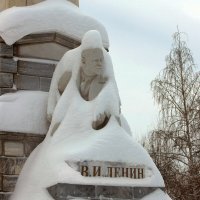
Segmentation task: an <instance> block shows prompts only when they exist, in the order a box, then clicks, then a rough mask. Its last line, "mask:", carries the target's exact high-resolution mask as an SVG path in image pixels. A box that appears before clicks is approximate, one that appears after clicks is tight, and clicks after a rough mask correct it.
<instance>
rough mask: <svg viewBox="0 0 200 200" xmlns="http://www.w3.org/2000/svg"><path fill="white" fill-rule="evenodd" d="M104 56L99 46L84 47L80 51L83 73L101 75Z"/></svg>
mask: <svg viewBox="0 0 200 200" xmlns="http://www.w3.org/2000/svg"><path fill="white" fill-rule="evenodd" d="M103 61H104V57H103V51H102V49H101V48H91V49H84V50H83V51H82V53H81V68H82V70H83V72H84V74H85V75H87V76H96V75H103V72H104V64H103V63H104V62H103Z"/></svg>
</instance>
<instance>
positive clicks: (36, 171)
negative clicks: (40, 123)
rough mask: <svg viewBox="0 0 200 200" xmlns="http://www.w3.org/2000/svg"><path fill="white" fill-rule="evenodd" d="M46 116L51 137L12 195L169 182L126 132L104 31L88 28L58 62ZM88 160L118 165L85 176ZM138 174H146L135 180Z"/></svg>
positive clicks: (42, 197)
mask: <svg viewBox="0 0 200 200" xmlns="http://www.w3.org/2000/svg"><path fill="white" fill-rule="evenodd" d="M47 115H48V119H49V120H50V121H51V125H50V128H49V130H48V133H47V136H46V138H45V140H44V141H43V142H42V143H41V144H40V145H39V146H38V147H37V148H36V149H35V150H34V151H33V152H32V153H31V155H30V157H29V158H28V160H27V161H26V163H25V165H24V167H23V169H22V171H21V174H20V176H19V178H18V182H17V185H16V188H15V191H14V193H13V196H12V198H11V199H12V200H27V199H29V200H52V199H53V198H52V197H51V196H50V194H49V193H48V191H47V189H46V188H48V187H50V186H52V185H56V184H57V183H68V184H77V185H79V184H81V185H95V186H96V185H104V186H124V187H141V186H142V187H164V182H163V179H162V177H161V175H160V172H159V171H158V169H157V168H156V166H155V164H154V163H153V161H152V159H151V158H150V156H149V155H148V153H147V152H146V151H145V150H144V148H143V147H142V146H141V145H139V144H138V143H137V142H136V141H134V139H133V138H132V137H131V136H130V134H127V132H129V129H128V128H127V127H128V125H127V123H125V122H126V121H125V120H124V118H123V117H122V116H121V114H120V98H119V94H118V89H117V85H116V82H115V78H114V72H113V67H112V62H111V58H110V56H109V53H108V52H107V51H106V50H105V49H104V48H103V45H102V39H101V36H100V34H99V32H97V31H89V32H87V33H86V34H85V35H84V37H83V39H82V43H81V45H80V46H79V47H78V48H76V49H73V50H71V51H68V52H67V53H66V54H65V55H64V56H63V58H62V59H61V61H60V62H59V63H58V65H57V67H56V70H55V72H54V75H53V79H52V83H51V87H50V92H49V100H48V109H47ZM84 161H88V162H89V161H94V162H99V163H104V164H103V166H105V165H106V164H105V163H106V162H107V163H108V162H109V163H115V164H116V163H119V166H118V167H113V168H112V169H113V171H114V170H115V173H114V177H113V176H112V169H111V168H110V171H109V174H107V175H106V176H103V177H100V171H95V173H93V175H97V176H98V177H92V176H88V177H85V176H84V175H83V174H82V172H81V171H80V170H79V168H78V164H77V163H81V162H84ZM120 166H125V167H126V168H124V167H123V168H122V167H121V168H120ZM132 166H133V167H132ZM134 166H135V167H136V168H137V169H136V168H135V169H134ZM108 168H109V167H108ZM139 168H141V169H139ZM124 169H126V170H125V171H124ZM99 170H100V168H99ZM116 170H117V171H116ZM120 170H122V172H121V171H120ZM136 170H138V175H137V174H136ZM102 173H103V172H102ZM85 174H86V175H87V173H86V172H85ZM137 176H138V177H139V176H140V177H139V178H141V179H139V180H138V179H134V177H135V178H138V177H137ZM158 190H159V189H158ZM152 199H156V198H152ZM160 199H161V198H160ZM163 200H164V198H163Z"/></svg>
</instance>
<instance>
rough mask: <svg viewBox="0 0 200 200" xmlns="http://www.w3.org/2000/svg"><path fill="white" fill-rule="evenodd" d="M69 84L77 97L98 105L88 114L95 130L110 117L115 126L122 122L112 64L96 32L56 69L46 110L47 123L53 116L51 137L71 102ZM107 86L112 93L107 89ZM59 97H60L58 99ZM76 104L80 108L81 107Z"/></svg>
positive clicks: (70, 53) (87, 37) (90, 32)
mask: <svg viewBox="0 0 200 200" xmlns="http://www.w3.org/2000/svg"><path fill="white" fill-rule="evenodd" d="M68 84H69V85H73V84H74V86H76V87H75V88H73V90H76V91H77V92H78V93H79V94H80V95H78V96H80V97H82V100H85V101H89V102H90V101H93V100H94V101H96V104H97V103H98V104H97V105H98V107H99V108H98V109H93V110H92V111H91V114H92V115H93V117H94V119H93V120H92V121H90V123H91V125H92V127H93V128H94V129H100V128H103V127H104V126H105V125H106V124H107V122H108V120H109V118H110V116H111V115H113V116H115V117H116V119H117V121H118V123H121V122H120V117H121V116H120V99H119V95H118V90H117V86H116V83H115V79H114V74H113V67H112V62H111V59H110V56H109V54H108V52H107V51H106V50H105V49H104V47H103V44H102V39H101V36H100V34H99V32H97V31H89V32H87V33H86V34H85V36H84V37H83V39H82V44H81V46H80V47H78V48H77V49H76V50H75V51H74V50H72V51H69V52H67V53H66V54H65V56H64V57H63V59H62V60H61V61H60V63H59V64H58V66H57V68H56V70H55V73H54V76H53V80H52V84H51V87H50V94H49V102H48V111H47V112H48V114H47V115H48V119H49V120H50V121H51V119H52V116H54V117H53V120H52V126H51V128H50V129H51V130H52V131H51V135H53V133H54V132H55V131H56V130H57V128H58V126H59V125H60V123H61V121H62V120H63V118H64V116H65V113H66V112H67V111H66V110H67V109H68V108H67V106H70V105H69V104H68V105H67V102H68V103H69V102H70V98H71V97H72V96H71V93H72V92H69V90H70V86H69V87H68ZM67 87H68V88H67ZM110 87H111V88H112V90H110ZM102 89H104V90H102ZM65 90H66V92H65ZM64 92H65V94H64ZM61 95H62V98H61V99H60V97H61ZM102 98H103V99H102ZM106 98H108V100H106ZM59 101H60V102H59ZM62 102H63V103H62ZM104 102H105V105H104ZM57 104H58V105H57ZM89 104H94V103H89ZM78 105H79V106H82V105H81V104H78ZM56 106H57V108H56ZM55 108H56V110H57V111H56V110H55ZM61 110H62V114H61ZM54 111H55V114H54ZM61 115H62V116H61ZM121 118H122V117H121Z"/></svg>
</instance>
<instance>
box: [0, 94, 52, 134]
mask: <svg viewBox="0 0 200 200" xmlns="http://www.w3.org/2000/svg"><path fill="white" fill-rule="evenodd" d="M47 98H48V93H46V92H40V91H18V92H16V93H10V94H4V95H2V96H0V131H8V132H20V133H33V134H46V133H47V131H48V127H49V124H48V122H47V119H46V109H47Z"/></svg>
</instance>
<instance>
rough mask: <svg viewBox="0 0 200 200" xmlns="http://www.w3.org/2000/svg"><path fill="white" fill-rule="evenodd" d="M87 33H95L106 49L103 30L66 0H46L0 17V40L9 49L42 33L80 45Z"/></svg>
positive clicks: (5, 12) (106, 36)
mask: <svg viewBox="0 0 200 200" xmlns="http://www.w3.org/2000/svg"><path fill="white" fill-rule="evenodd" d="M89 30H98V31H99V32H100V33H101V36H102V40H103V44H104V47H105V48H108V47H109V39H108V35H107V32H106V29H105V27H104V26H103V25H102V24H101V23H99V22H98V21H97V20H95V19H93V18H92V17H89V16H87V15H85V14H84V13H82V12H81V10H80V9H79V8H78V7H77V6H75V5H74V4H72V3H71V2H68V1H66V0H56V1H55V0H46V1H43V2H41V3H38V4H35V5H32V6H26V7H12V8H10V9H7V10H4V11H3V12H1V13H0V36H1V37H2V38H3V39H4V40H5V42H6V43H7V44H8V45H12V44H13V43H15V42H16V41H17V40H19V39H21V38H23V37H24V36H26V35H29V34H33V33H44V32H58V33H60V34H63V35H66V36H68V37H71V38H73V39H75V40H78V41H81V39H82V37H83V35H84V34H85V33H86V32H87V31H89Z"/></svg>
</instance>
